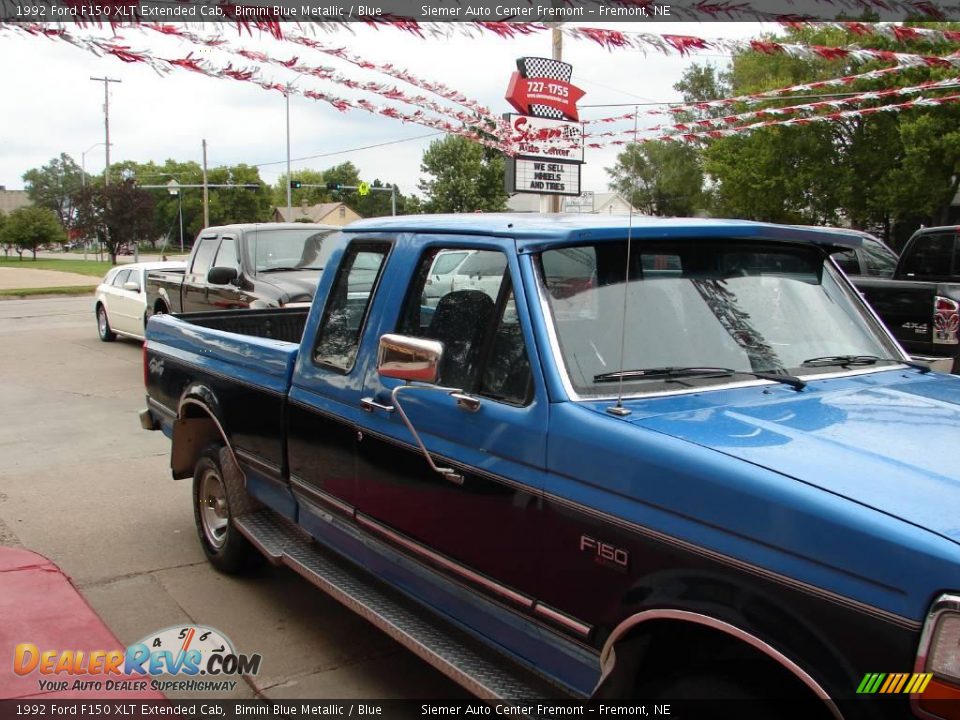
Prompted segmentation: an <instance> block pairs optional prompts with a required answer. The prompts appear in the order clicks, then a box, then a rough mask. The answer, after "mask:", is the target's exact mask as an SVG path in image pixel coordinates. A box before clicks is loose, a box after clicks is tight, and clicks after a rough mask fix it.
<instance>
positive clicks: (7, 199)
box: [0, 185, 33, 215]
mask: <svg viewBox="0 0 960 720" xmlns="http://www.w3.org/2000/svg"><path fill="white" fill-rule="evenodd" d="M28 205H33V203H32V202H30V198H29V196H28V195H27V191H26V190H7V188H6V187H5V186H4V185H0V213H4V214H5V215H9V214H10V213H12V212H13V211H14V210H17V209H19V208H22V207H27V206H28Z"/></svg>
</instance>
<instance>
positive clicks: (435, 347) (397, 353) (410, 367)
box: [377, 334, 443, 383]
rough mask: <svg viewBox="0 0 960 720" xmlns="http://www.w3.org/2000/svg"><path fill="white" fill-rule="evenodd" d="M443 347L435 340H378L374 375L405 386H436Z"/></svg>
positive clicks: (391, 337)
mask: <svg viewBox="0 0 960 720" xmlns="http://www.w3.org/2000/svg"><path fill="white" fill-rule="evenodd" d="M442 359H443V343H440V342H437V341H436V340H425V339H423V338H415V337H408V336H407V335H392V334H387V335H383V336H381V337H380V348H379V352H378V353H377V372H378V373H379V374H380V377H385V378H395V379H397V380H405V381H407V382H411V381H414V380H416V381H418V382H425V383H435V382H437V380H438V378H439V375H440V361H441V360H442Z"/></svg>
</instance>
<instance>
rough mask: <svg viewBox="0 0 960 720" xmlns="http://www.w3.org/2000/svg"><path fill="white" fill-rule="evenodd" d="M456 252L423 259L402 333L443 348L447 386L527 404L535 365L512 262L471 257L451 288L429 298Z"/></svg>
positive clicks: (496, 254)
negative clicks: (443, 262) (440, 262)
mask: <svg viewBox="0 0 960 720" xmlns="http://www.w3.org/2000/svg"><path fill="white" fill-rule="evenodd" d="M452 250H455V249H451V248H436V249H434V250H432V251H428V252H427V253H425V254H424V256H423V257H422V258H421V259H420V265H419V266H418V268H417V272H416V274H415V275H414V279H413V281H412V283H411V286H410V289H409V290H408V292H407V299H406V301H405V303H404V308H403V312H402V313H401V315H400V324H399V327H398V328H397V332H399V333H401V334H403V335H411V336H413V337H422V338H428V339H430V340H439V341H440V342H442V343H443V361H442V364H441V366H440V382H441V383H443V384H444V385H447V386H450V387H457V388H461V389H463V390H465V391H467V392H479V393H481V394H484V395H487V396H489V397H492V398H495V399H497V400H503V401H505V402H513V403H520V404H522V403H523V402H525V398H526V393H527V385H528V380H527V378H528V376H529V371H530V364H529V361H528V360H527V355H526V348H525V347H524V345H523V337H522V335H521V334H520V325H519V323H518V320H517V309H516V304H515V303H514V301H513V292H512V290H511V288H510V280H509V275H507V273H506V270H507V257H506V255H504V254H503V253H502V252H500V251H499V250H472V251H470V252H471V254H470V256H469V257H467V258H466V259H465V260H464V261H463V263H462V264H461V265H459V266H458V267H457V268H456V269H455V270H454V271H453V274H452V275H451V277H450V278H449V285H447V284H446V283H444V285H443V287H441V288H439V289H437V291H436V294H435V295H431V296H430V297H428V296H427V293H426V288H427V282H428V281H429V280H430V279H431V277H432V275H431V269H434V270H435V268H434V267H433V265H434V262H435V260H436V259H437V257H438V256H439V257H444V256H446V255H447V254H449V253H451V251H452ZM507 385H509V386H510V387H509V388H506V386H507ZM517 388H519V390H518V389H517ZM508 395H509V397H508Z"/></svg>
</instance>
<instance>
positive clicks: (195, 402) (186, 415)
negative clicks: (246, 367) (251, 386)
mask: <svg viewBox="0 0 960 720" xmlns="http://www.w3.org/2000/svg"><path fill="white" fill-rule="evenodd" d="M219 407H220V404H219V402H218V401H217V399H216V396H215V395H214V394H213V393H212V392H211V391H210V389H209V388H207V387H205V386H202V385H192V386H190V387H188V388H187V390H186V391H185V392H184V394H183V396H182V397H181V400H180V407H179V410H178V412H177V419H176V420H175V421H174V423H173V442H172V447H171V450H170V467H171V470H172V471H173V477H174V479H176V480H180V479H183V478H189V477H193V470H194V467H195V466H196V464H197V459H198V458H199V457H200V453H201V452H202V451H203V449H204V448H205V447H207V446H208V445H209V444H210V443H212V442H217V441H220V442H222V443H223V445H224V447H225V448H226V449H227V451H228V455H229V458H230V461H231V463H232V464H233V467H234V468H235V469H237V470H239V468H240V464H239V463H238V462H237V456H236V454H235V453H234V450H233V445H232V444H231V442H230V438H229V437H228V436H227V432H226V430H225V429H224V425H223V423H222V422H221V420H220V417H219V415H220V413H219V412H217V411H218V410H219Z"/></svg>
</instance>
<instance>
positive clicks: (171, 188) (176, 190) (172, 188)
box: [167, 178, 183, 255]
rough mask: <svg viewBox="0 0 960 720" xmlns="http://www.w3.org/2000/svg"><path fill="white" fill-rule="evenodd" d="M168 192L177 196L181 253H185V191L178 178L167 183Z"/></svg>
mask: <svg viewBox="0 0 960 720" xmlns="http://www.w3.org/2000/svg"><path fill="white" fill-rule="evenodd" d="M167 192H168V193H170V194H171V195H176V196H177V216H178V217H179V218H180V254H181V255H182V254H183V191H182V190H181V188H180V183H179V182H177V180H176V178H174V179H173V180H171V181H170V182H168V183H167Z"/></svg>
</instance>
